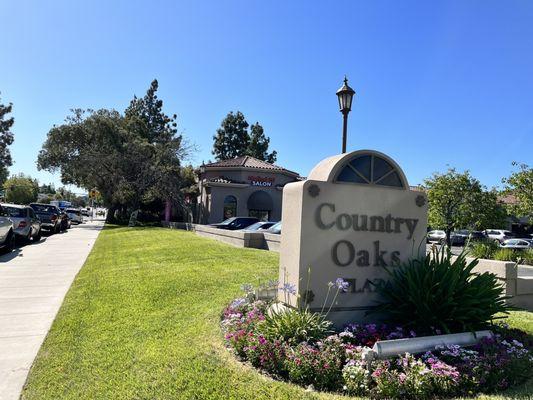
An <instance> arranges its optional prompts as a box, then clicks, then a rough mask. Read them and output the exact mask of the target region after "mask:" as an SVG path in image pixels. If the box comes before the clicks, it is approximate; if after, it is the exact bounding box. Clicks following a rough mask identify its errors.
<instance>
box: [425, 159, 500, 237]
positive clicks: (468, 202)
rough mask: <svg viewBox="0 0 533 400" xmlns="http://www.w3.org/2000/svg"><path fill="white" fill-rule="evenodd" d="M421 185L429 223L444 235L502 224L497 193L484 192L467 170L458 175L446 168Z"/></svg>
mask: <svg viewBox="0 0 533 400" xmlns="http://www.w3.org/2000/svg"><path fill="white" fill-rule="evenodd" d="M424 186H425V188H426V190H427V195H428V201H429V212H428V219H429V224H430V226H432V227H433V228H442V229H444V230H445V231H446V233H447V234H448V235H449V233H450V232H452V231H453V230H455V229H463V228H470V229H474V230H482V229H487V228H491V227H494V226H500V225H501V224H503V223H504V222H505V218H506V212H505V208H504V207H503V206H502V205H501V204H500V203H499V202H498V199H497V192H496V191H495V190H491V191H487V190H486V189H485V188H484V187H483V186H482V185H481V183H480V182H479V180H477V179H476V178H474V177H472V176H471V175H470V173H469V172H468V171H466V172H463V173H459V172H457V171H456V170H455V169H454V168H450V169H448V171H447V172H446V173H444V174H440V173H435V174H433V175H432V176H431V178H429V179H426V180H425V182H424ZM448 244H449V242H448Z"/></svg>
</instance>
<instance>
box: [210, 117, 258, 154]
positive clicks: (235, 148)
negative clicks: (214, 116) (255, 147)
mask: <svg viewBox="0 0 533 400" xmlns="http://www.w3.org/2000/svg"><path fill="white" fill-rule="evenodd" d="M213 140H214V141H215V142H214V143H213V154H214V155H215V157H216V159H217V160H226V159H230V158H235V157H241V156H244V155H246V149H247V148H248V144H249V143H250V136H249V135H248V122H246V119H245V118H244V115H243V114H242V113H241V112H240V111H237V112H236V113H235V114H234V113H233V111H230V112H229V113H228V115H226V118H224V119H223V120H222V123H221V124H220V128H218V129H217V134H216V135H215V136H213Z"/></svg>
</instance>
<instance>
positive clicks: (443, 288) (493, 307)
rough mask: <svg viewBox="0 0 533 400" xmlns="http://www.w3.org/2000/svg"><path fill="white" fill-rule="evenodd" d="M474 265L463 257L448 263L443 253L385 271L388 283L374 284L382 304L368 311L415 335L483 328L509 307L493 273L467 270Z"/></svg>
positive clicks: (473, 262) (448, 255)
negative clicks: (435, 330) (421, 332)
mask: <svg viewBox="0 0 533 400" xmlns="http://www.w3.org/2000/svg"><path fill="white" fill-rule="evenodd" d="M477 263H478V261H477V260H473V261H471V262H467V261H466V257H465V254H464V253H463V254H461V255H460V256H457V257H456V258H455V260H452V256H451V254H450V253H445V252H444V250H443V251H441V252H440V253H439V252H437V251H434V252H433V254H428V255H427V256H426V257H425V258H422V259H413V260H410V261H408V262H407V263H404V264H402V265H401V266H399V267H396V268H394V269H391V270H388V272H389V275H390V281H389V282H388V283H387V284H381V285H378V286H377V290H378V292H379V294H380V295H381V297H382V299H383V300H382V301H381V302H380V303H379V304H378V306H376V308H375V309H374V310H372V313H380V314H384V315H385V316H386V318H387V322H388V323H397V324H399V325H402V326H404V327H410V328H416V330H417V332H420V331H426V332H432V331H433V330H434V329H435V328H437V329H442V330H443V331H445V332H459V331H465V330H476V329H480V328H483V327H486V326H487V324H488V323H489V322H490V321H491V320H492V319H493V318H494V315H495V314H496V313H499V312H503V313H507V312H508V311H509V310H510V306H508V305H507V304H506V303H505V298H504V297H503V294H504V289H503V287H502V285H501V284H500V283H499V282H498V280H497V278H496V276H495V275H494V274H491V273H488V272H484V273H483V274H478V273H474V272H472V270H473V269H474V268H475V266H476V265H477Z"/></svg>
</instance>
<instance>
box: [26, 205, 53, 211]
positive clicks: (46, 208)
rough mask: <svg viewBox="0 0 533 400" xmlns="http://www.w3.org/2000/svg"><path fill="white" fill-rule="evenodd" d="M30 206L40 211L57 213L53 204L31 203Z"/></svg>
mask: <svg viewBox="0 0 533 400" xmlns="http://www.w3.org/2000/svg"><path fill="white" fill-rule="evenodd" d="M31 208H33V209H34V210H35V211H36V212H40V213H57V208H56V207H55V206H52V205H47V204H32V205H31Z"/></svg>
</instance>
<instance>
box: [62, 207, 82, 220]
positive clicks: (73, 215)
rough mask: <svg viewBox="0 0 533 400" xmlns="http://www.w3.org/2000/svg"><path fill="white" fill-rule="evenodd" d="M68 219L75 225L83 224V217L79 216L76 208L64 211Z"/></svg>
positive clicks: (79, 212)
mask: <svg viewBox="0 0 533 400" xmlns="http://www.w3.org/2000/svg"><path fill="white" fill-rule="evenodd" d="M65 212H66V213H67V215H68V217H69V218H70V221H71V222H72V223H75V224H82V223H83V216H82V215H81V211H80V210H78V209H76V208H67V209H66V210H65Z"/></svg>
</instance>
